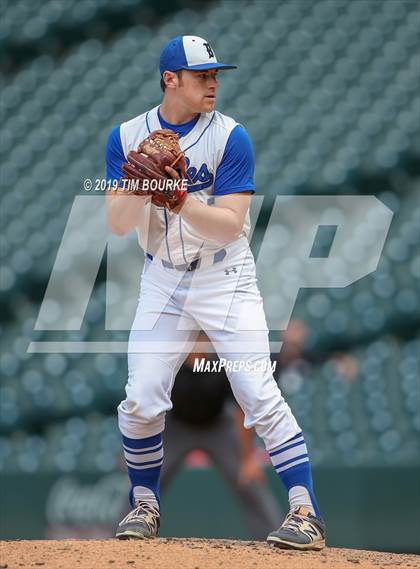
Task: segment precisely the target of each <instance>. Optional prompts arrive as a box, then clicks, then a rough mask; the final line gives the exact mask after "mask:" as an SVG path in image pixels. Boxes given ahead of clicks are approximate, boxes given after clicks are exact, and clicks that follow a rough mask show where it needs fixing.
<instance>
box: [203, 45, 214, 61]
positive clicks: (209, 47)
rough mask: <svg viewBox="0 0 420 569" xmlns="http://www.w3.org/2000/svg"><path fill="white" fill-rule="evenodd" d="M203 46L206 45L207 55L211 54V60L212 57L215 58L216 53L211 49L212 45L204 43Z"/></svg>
mask: <svg viewBox="0 0 420 569" xmlns="http://www.w3.org/2000/svg"><path fill="white" fill-rule="evenodd" d="M203 45H204V47H205V48H206V50H207V53H208V54H209V59H211V58H212V57H214V51H213V50H212V49H211V46H210V44H209V43H207V42H204V43H203Z"/></svg>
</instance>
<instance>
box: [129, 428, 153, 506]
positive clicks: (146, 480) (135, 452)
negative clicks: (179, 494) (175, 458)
mask: <svg viewBox="0 0 420 569" xmlns="http://www.w3.org/2000/svg"><path fill="white" fill-rule="evenodd" d="M123 447H124V456H125V461H126V463H127V468H128V476H129V478H130V482H131V490H130V503H131V505H132V506H133V507H134V506H135V502H136V501H138V500H142V501H143V502H149V503H150V504H152V505H154V506H157V507H158V508H159V507H160V488H159V480H160V471H161V468H162V463H163V443H162V433H159V434H157V435H154V436H153V437H147V438H145V439H130V438H128V437H125V436H124V435H123Z"/></svg>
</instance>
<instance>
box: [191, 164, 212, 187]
mask: <svg viewBox="0 0 420 569" xmlns="http://www.w3.org/2000/svg"><path fill="white" fill-rule="evenodd" d="M186 162H187V176H188V182H187V184H188V191H189V192H198V191H199V190H205V189H206V188H210V186H212V185H213V180H214V176H213V173H212V172H209V170H208V168H207V164H205V163H204V164H202V165H201V166H200V168H198V169H197V168H195V167H194V166H190V160H189V158H186Z"/></svg>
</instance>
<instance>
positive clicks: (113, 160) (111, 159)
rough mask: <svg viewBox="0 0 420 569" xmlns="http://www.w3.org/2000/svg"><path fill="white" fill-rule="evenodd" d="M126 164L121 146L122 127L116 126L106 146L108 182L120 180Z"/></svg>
mask: <svg viewBox="0 0 420 569" xmlns="http://www.w3.org/2000/svg"><path fill="white" fill-rule="evenodd" d="M124 162H126V159H125V156H124V151H123V148H122V144H121V136H120V127H119V126H116V127H114V128H113V129H112V130H111V134H110V135H109V137H108V142H107V145H106V179H107V180H108V181H111V182H112V181H113V180H119V179H120V178H121V177H122V176H124V172H123V171H122V170H121V166H122V164H123V163H124Z"/></svg>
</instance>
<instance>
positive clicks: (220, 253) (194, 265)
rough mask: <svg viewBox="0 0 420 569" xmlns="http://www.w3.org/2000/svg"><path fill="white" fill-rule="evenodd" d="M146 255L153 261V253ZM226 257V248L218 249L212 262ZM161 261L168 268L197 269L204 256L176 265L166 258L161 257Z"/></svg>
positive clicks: (218, 261)
mask: <svg viewBox="0 0 420 569" xmlns="http://www.w3.org/2000/svg"><path fill="white" fill-rule="evenodd" d="M146 257H147V258H148V259H149V260H150V261H153V255H150V253H146ZM225 257H226V249H220V251H217V252H216V253H215V254H214V255H213V262H212V263H211V264H212V265H214V264H215V263H220V261H223V259H224V258H225ZM161 261H162V265H163V266H164V267H165V268H167V269H176V270H177V271H195V270H196V269H198V268H199V267H200V265H201V261H202V258H201V257H200V258H199V259H195V260H194V261H191V263H183V264H182V265H174V264H173V263H170V262H169V261H165V259H161Z"/></svg>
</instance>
